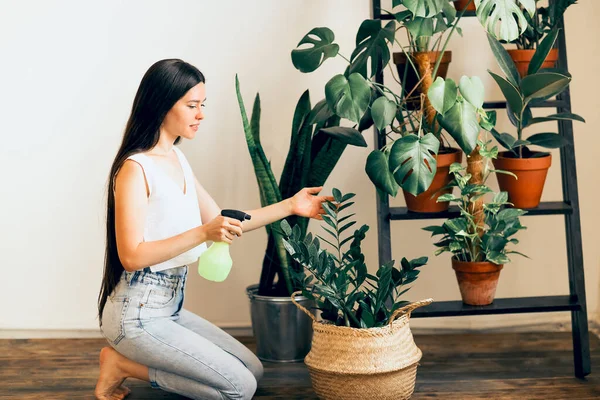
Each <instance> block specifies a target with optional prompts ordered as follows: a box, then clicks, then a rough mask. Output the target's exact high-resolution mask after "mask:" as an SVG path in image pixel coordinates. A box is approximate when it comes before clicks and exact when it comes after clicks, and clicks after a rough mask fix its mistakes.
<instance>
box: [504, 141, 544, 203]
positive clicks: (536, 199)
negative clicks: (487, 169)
mask: <svg viewBox="0 0 600 400" xmlns="http://www.w3.org/2000/svg"><path fill="white" fill-rule="evenodd" d="M507 153H508V152H507V151H505V152H502V153H500V154H498V158H496V159H495V160H494V167H495V168H496V169H500V170H504V171H510V172H512V173H513V174H515V175H516V176H517V179H515V178H514V177H513V176H511V175H506V174H496V176H497V177H498V183H499V185H500V190H502V191H505V192H508V201H510V202H511V203H513V204H514V206H515V207H516V208H534V207H537V206H538V205H539V204H540V199H541V198H542V192H543V190H544V183H545V182H546V175H547V174H548V168H550V165H551V164H552V154H548V155H547V156H545V157H534V158H511V157H506V154H507ZM534 153H535V152H534Z"/></svg>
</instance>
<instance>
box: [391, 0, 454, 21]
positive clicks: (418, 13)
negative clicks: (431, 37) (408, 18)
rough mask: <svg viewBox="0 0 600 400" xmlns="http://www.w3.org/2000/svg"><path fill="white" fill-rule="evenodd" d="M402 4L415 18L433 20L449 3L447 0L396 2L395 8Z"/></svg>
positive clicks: (407, 0) (395, 0) (405, 0)
mask: <svg viewBox="0 0 600 400" xmlns="http://www.w3.org/2000/svg"><path fill="white" fill-rule="evenodd" d="M399 3H402V4H403V5H404V6H405V7H406V8H408V9H409V10H410V11H411V12H412V13H413V14H414V16H415V17H424V18H431V17H434V16H436V15H437V14H439V13H440V12H441V11H442V10H443V9H444V8H445V7H446V5H447V4H448V3H449V2H448V1H447V0H403V1H398V0H394V3H393V5H394V7H395V6H396V5H398V4H399Z"/></svg>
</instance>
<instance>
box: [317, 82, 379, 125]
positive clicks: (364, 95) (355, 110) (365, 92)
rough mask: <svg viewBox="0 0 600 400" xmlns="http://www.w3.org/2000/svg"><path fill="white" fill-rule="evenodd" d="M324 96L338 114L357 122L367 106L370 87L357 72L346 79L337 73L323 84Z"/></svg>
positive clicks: (369, 98)
mask: <svg viewBox="0 0 600 400" xmlns="http://www.w3.org/2000/svg"><path fill="white" fill-rule="evenodd" d="M325 98H326V99H327V104H328V106H329V108H330V109H332V110H333V111H334V112H335V113H336V114H337V115H338V116H340V117H341V118H347V119H349V120H350V121H353V122H356V123H358V122H359V121H360V119H361V117H362V116H363V114H364V113H365V111H367V107H369V102H370V100H371V88H370V86H369V84H368V83H367V81H366V80H365V78H363V76H362V75H361V74H359V73H353V74H351V75H350V76H349V77H348V79H346V77H345V76H344V75H342V74H339V75H336V76H334V77H333V78H331V80H330V81H329V82H327V84H326V85H325Z"/></svg>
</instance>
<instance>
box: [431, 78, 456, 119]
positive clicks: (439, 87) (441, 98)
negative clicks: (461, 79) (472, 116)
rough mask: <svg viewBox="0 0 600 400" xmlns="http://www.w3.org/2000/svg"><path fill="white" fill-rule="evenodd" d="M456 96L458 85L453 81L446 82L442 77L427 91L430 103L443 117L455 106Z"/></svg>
mask: <svg viewBox="0 0 600 400" xmlns="http://www.w3.org/2000/svg"><path fill="white" fill-rule="evenodd" d="M456 96H457V93H456V83H455V82H454V81H453V80H452V79H446V80H444V79H443V78H442V77H441V76H438V77H437V78H435V81H434V82H433V83H432V84H431V86H430V87H429V90H428V91H427V97H428V98H429V102H430V103H431V105H432V106H433V108H434V109H435V111H437V112H438V113H440V114H442V115H443V114H446V113H447V112H448V110H450V109H451V108H452V107H453V106H454V103H456Z"/></svg>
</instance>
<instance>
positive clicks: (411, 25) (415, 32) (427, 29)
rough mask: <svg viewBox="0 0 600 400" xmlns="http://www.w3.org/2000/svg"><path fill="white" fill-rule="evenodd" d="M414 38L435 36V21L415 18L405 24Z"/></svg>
mask: <svg viewBox="0 0 600 400" xmlns="http://www.w3.org/2000/svg"><path fill="white" fill-rule="evenodd" d="M404 25H405V26H406V29H408V31H409V32H410V34H411V35H412V37H413V38H418V37H431V36H433V19H431V18H422V17H415V18H414V19H412V20H410V21H408V22H406V23H405V24H404Z"/></svg>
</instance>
